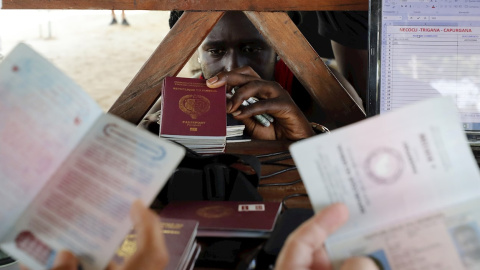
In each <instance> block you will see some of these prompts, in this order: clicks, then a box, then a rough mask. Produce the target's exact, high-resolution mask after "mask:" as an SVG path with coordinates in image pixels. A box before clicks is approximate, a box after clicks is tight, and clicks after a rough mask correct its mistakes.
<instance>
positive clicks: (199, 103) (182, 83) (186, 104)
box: [160, 77, 227, 137]
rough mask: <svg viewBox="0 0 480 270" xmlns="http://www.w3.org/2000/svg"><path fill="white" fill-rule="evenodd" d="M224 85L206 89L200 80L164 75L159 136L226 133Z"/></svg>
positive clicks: (222, 134)
mask: <svg viewBox="0 0 480 270" xmlns="http://www.w3.org/2000/svg"><path fill="white" fill-rule="evenodd" d="M226 110H227V109H226V96H225V87H220V88H215V89H212V88H208V87H207V85H206V81H205V80H204V79H190V78H180V77H166V78H165V80H164V85H163V92H162V112H161V114H162V115H161V120H160V121H161V122H160V135H161V136H164V135H175V136H207V137H210V136H214V137H218V136H222V137H225V136H226V127H227V118H226Z"/></svg>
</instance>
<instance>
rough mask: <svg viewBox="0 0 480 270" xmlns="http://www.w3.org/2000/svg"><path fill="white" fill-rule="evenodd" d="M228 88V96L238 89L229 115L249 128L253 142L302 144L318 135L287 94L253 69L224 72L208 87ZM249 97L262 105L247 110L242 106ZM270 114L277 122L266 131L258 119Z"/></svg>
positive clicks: (257, 104)
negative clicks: (285, 140)
mask: <svg viewBox="0 0 480 270" xmlns="http://www.w3.org/2000/svg"><path fill="white" fill-rule="evenodd" d="M224 85H227V92H230V91H231V89H232V88H233V87H235V86H238V87H239V88H238V89H236V91H235V94H234V95H233V96H232V97H231V98H230V100H228V101H227V113H231V114H232V115H233V116H234V118H235V119H238V120H240V121H242V122H243V123H244V124H245V129H246V130H247V131H248V132H249V133H250V134H251V136H252V137H253V138H256V139H260V140H282V139H287V140H293V141H296V140H300V139H304V138H308V137H310V136H313V135H315V133H314V132H313V130H312V128H311V126H310V123H309V122H308V120H307V118H306V117H305V115H304V114H303V113H302V111H301V110H300V109H299V108H298V107H297V105H296V104H295V102H294V101H293V100H292V98H291V97H290V95H289V94H288V92H287V91H285V90H284V89H283V88H282V87H281V86H280V85H279V84H278V83H276V82H274V81H267V80H263V79H262V78H260V76H259V75H258V74H257V73H256V72H255V71H254V70H253V69H252V68H250V67H242V68H237V69H234V70H232V71H224V72H220V73H219V74H217V76H214V77H212V78H210V79H209V80H208V81H207V86H208V87H211V88H216V87H221V86H224ZM249 97H257V98H258V99H259V100H260V101H258V102H257V103H255V104H252V105H249V106H247V107H243V106H241V105H242V102H243V101H244V100H246V99H248V98H249ZM263 113H268V114H270V115H271V116H273V118H275V121H274V122H273V123H272V124H271V125H270V126H269V127H264V126H262V125H261V124H260V123H259V122H257V121H256V120H255V119H254V118H252V117H253V116H254V115H258V114H263Z"/></svg>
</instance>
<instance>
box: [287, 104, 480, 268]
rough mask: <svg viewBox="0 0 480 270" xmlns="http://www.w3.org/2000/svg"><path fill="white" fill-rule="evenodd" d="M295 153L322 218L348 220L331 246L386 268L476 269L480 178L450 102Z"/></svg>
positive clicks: (302, 145) (333, 253)
mask: <svg viewBox="0 0 480 270" xmlns="http://www.w3.org/2000/svg"><path fill="white" fill-rule="evenodd" d="M290 151H291V153H292V156H293V158H294V160H295V163H296V164H297V166H298V169H299V172H300V175H301V177H302V179H303V182H304V184H305V186H306V189H307V191H308V194H309V196H310V200H311V202H312V205H313V207H314V209H315V210H316V211H319V210H320V209H322V208H323V207H325V206H327V205H329V204H331V203H334V202H343V203H345V204H346V205H347V207H348V209H349V211H350V218H349V221H348V222H347V224H346V225H344V226H343V227H342V228H341V229H340V230H339V231H337V232H336V233H335V234H334V235H332V236H331V237H329V239H328V240H327V242H326V247H327V251H328V254H329V257H330V258H331V260H332V261H333V263H334V265H335V267H336V268H337V269H338V267H339V265H340V264H341V262H342V261H343V260H344V259H346V258H349V257H352V256H357V255H362V256H369V257H370V258H372V259H373V260H374V261H375V262H376V263H377V264H378V265H379V266H380V267H381V269H387V270H390V269H392V270H399V269H445V270H446V269H455V270H462V269H465V270H466V269H468V270H473V269H480V174H479V169H478V165H477V163H476V161H475V159H474V158H473V154H472V151H471V149H470V147H469V145H468V142H467V138H466V136H465V134H464V131H463V129H462V124H461V121H460V118H459V115H458V112H457V109H456V107H455V104H454V102H453V101H452V100H451V98H449V97H443V98H434V99H431V100H427V101H423V102H420V103H417V104H413V105H411V106H407V107H405V108H403V109H398V110H396V111H393V112H390V113H388V114H385V115H382V116H375V117H372V118H370V119H367V120H364V121H362V122H360V123H357V124H353V125H351V126H348V127H344V128H341V129H338V130H336V131H333V132H332V133H330V134H323V135H319V136H316V137H313V138H310V139H306V140H303V141H301V142H297V143H295V144H293V145H292V146H291V147H290Z"/></svg>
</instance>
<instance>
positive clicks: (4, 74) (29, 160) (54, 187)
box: [0, 44, 184, 269]
mask: <svg viewBox="0 0 480 270" xmlns="http://www.w3.org/2000/svg"><path fill="white" fill-rule="evenodd" d="M0 115H2V119H0V185H1V186H2V189H1V190H0V205H2V209H0V223H1V224H2V226H1V227H0V240H1V241H0V242H1V245H0V246H1V249H2V250H4V251H5V252H7V253H8V254H10V255H11V256H13V257H14V258H16V259H18V260H20V261H21V262H22V263H24V264H26V265H27V266H29V267H30V268H32V269H45V268H47V266H48V265H49V264H51V262H52V260H53V257H54V255H55V253H56V252H58V251H60V250H62V249H68V250H71V251H73V252H74V253H75V254H76V255H77V256H78V257H79V258H80V261H81V264H82V266H83V267H84V268H85V269H104V268H105V266H106V265H107V263H108V262H109V260H110V258H111V257H112V256H113V254H114V252H115V250H116V249H117V248H118V246H119V245H120V244H121V242H122V241H123V238H124V237H125V235H126V234H127V233H128V232H129V231H130V230H131V226H132V224H131V221H130V217H129V210H130V206H131V204H132V202H133V201H134V200H136V199H141V200H142V201H143V202H144V203H145V204H146V205H149V204H150V203H151V202H152V200H153V199H154V197H155V195H156V194H158V192H159V191H160V189H161V187H162V186H163V185H164V184H165V182H166V181H167V180H168V177H169V176H170V174H171V173H172V172H173V170H174V169H175V168H176V166H177V165H178V163H179V162H180V160H181V158H182V157H183V155H184V149H183V148H181V147H179V146H177V145H175V144H173V143H170V142H168V141H166V140H162V139H159V138H158V137H157V136H154V135H152V134H150V133H148V132H146V131H144V130H140V129H137V128H136V127H135V126H133V125H132V124H130V123H128V122H126V121H124V120H122V119H120V118H118V117H116V116H113V115H108V114H104V113H103V112H102V111H101V109H100V108H99V107H98V106H97V105H96V104H95V102H94V101H93V100H92V99H91V98H89V97H88V95H87V94H86V93H85V92H84V91H83V90H82V89H81V88H80V87H79V86H77V85H76V84H75V83H73V82H72V81H71V80H70V79H69V78H67V77H66V76H65V75H64V74H63V73H62V72H61V71H59V70H57V69H56V68H55V67H53V66H52V65H51V64H50V63H49V62H48V61H47V60H45V59H43V58H42V57H41V56H39V55H38V54H36V53H35V52H34V51H32V50H31V49H30V48H29V47H27V46H26V45H22V44H21V45H19V46H18V47H17V48H15V49H14V50H13V51H12V53H11V54H10V55H9V56H8V57H7V58H6V59H5V60H4V61H3V62H2V64H1V65H0ZM3 206H5V207H3ZM50 266H51V265H50Z"/></svg>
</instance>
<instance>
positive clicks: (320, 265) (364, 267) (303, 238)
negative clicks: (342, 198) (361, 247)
mask: <svg viewBox="0 0 480 270" xmlns="http://www.w3.org/2000/svg"><path fill="white" fill-rule="evenodd" d="M347 219H348V209H347V207H346V206H345V205H343V204H340V203H338V204H333V205H330V206H329V207H327V208H325V209H324V210H322V211H321V212H319V213H317V214H316V215H315V216H313V217H312V218H310V219H309V220H307V221H306V222H305V223H303V224H302V225H300V227H298V228H297V229H296V230H295V231H294V232H293V233H292V234H290V236H289V237H288V238H287V240H286V241H285V245H284V246H283V248H282V250H281V251H280V254H279V255H278V258H277V262H276V264H275V269H276V270H283V269H285V270H290V269H295V270H307V269H308V270H314V269H317V270H326V269H332V265H331V263H330V261H329V260H328V257H327V253H326V251H325V247H324V242H325V240H326V239H327V237H328V236H329V235H330V234H332V233H333V232H335V231H336V230H337V229H338V228H340V226H342V225H343V224H344V223H345V222H346V221H347ZM341 270H378V267H377V266H376V265H375V263H374V262H373V261H372V260H370V259H368V258H363V257H356V258H351V259H348V260H347V261H346V262H345V263H344V264H343V265H342V268H341Z"/></svg>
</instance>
